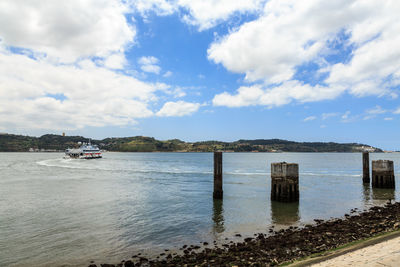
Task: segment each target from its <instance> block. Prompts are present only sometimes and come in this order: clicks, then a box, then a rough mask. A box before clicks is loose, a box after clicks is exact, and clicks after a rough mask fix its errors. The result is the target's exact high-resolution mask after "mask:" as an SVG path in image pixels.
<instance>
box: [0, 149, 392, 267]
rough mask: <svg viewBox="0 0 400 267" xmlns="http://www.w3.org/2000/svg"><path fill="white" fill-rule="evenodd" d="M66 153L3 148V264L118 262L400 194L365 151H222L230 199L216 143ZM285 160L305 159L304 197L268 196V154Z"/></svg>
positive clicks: (0, 207) (331, 214)
mask: <svg viewBox="0 0 400 267" xmlns="http://www.w3.org/2000/svg"><path fill="white" fill-rule="evenodd" d="M62 156H63V155H62V154H59V153H0V266H27V265H35V266H50V265H56V266H57V265H62V264H66V265H71V266H75V265H77V266H79V265H87V264H88V263H89V262H90V260H95V261H96V262H97V263H100V262H118V261H119V260H122V259H129V258H130V257H131V256H132V255H133V254H135V253H138V252H142V253H144V254H146V255H154V254H155V253H159V252H160V251H162V250H163V249H177V248H178V247H179V246H182V245H183V244H198V243H199V242H200V241H208V242H210V241H213V240H217V241H218V242H226V241H225V238H229V240H232V239H234V235H235V234H236V233H241V234H242V235H243V237H245V236H250V235H252V234H254V233H257V232H266V231H267V229H268V227H270V226H271V225H275V226H276V227H278V228H279V227H287V226H289V225H304V224H307V223H310V222H312V221H313V219H315V218H320V219H329V218H332V217H341V216H343V215H344V214H345V213H349V211H350V209H352V208H358V209H359V210H363V209H365V208H367V207H369V206H371V205H376V204H383V203H384V202H386V201H387V199H389V198H390V199H399V194H398V191H395V190H390V189H389V190H388V189H386V190H384V189H380V190H379V189H374V190H372V189H371V188H370V187H368V186H363V184H362V178H361V172H362V161H361V158H362V157H361V154H358V153H224V159H223V160H224V170H223V171H224V199H223V201H213V199H212V190H213V188H212V187H213V172H212V171H213V169H212V168H213V166H212V163H213V160H212V157H213V154H211V153H111V152H109V153H106V154H105V155H104V158H103V159H99V160H72V159H71V160H69V159H68V160H67V159H62ZM370 159H371V160H374V159H390V160H393V161H394V165H395V175H396V176H397V177H399V173H398V172H397V170H398V166H399V164H400V154H398V153H392V154H383V153H377V154H370ZM279 161H286V162H296V163H299V169H300V201H299V203H289V204H282V203H276V202H272V203H271V201H270V183H271V181H270V164H271V162H279ZM397 188H398V185H397Z"/></svg>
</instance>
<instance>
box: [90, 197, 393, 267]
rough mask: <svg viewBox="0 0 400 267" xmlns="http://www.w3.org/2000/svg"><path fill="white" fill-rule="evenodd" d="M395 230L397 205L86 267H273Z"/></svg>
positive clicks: (377, 207) (352, 212) (353, 211)
mask: <svg viewBox="0 0 400 267" xmlns="http://www.w3.org/2000/svg"><path fill="white" fill-rule="evenodd" d="M398 229H400V203H399V202H396V203H394V204H392V203H390V202H388V203H387V204H386V205H385V206H383V207H380V206H376V207H372V208H370V209H369V210H368V211H364V212H358V211H357V210H352V211H351V214H345V216H344V218H341V219H332V220H328V221H323V220H318V219H316V220H315V224H313V225H306V226H305V227H303V228H297V227H292V226H291V227H289V228H287V229H282V230H279V231H274V228H270V229H269V234H265V233H259V234H255V235H254V237H249V238H245V239H244V241H243V242H238V243H234V242H232V241H231V242H230V243H227V244H223V245H222V246H216V245H215V246H210V245H209V244H207V243H204V244H203V246H201V247H200V246H195V245H191V246H187V245H185V246H183V247H182V248H180V250H182V252H183V253H181V254H177V253H168V251H166V252H165V253H161V255H160V256H158V257H156V258H153V259H148V258H145V257H142V256H141V255H133V256H132V259H129V260H126V261H122V262H121V263H119V264H115V265H113V264H100V265H96V264H95V263H91V264H90V265H89V267H99V266H101V267H112V266H114V267H116V266H121V267H123V266H125V267H131V266H188V267H189V266H199V267H200V266H274V265H278V264H282V263H285V262H291V261H293V260H296V259H300V258H303V257H306V256H309V255H312V254H315V253H319V252H323V251H326V250H330V249H334V248H337V247H339V246H341V245H344V244H347V243H350V242H353V241H356V240H362V239H365V238H369V237H372V236H375V235H378V234H379V233H383V232H389V231H394V230H398Z"/></svg>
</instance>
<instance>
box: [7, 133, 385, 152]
mask: <svg viewBox="0 0 400 267" xmlns="http://www.w3.org/2000/svg"><path fill="white" fill-rule="evenodd" d="M88 141H89V139H88V138H85V137H82V136H61V135H54V134H46V135H43V136H41V137H31V136H23V135H13V134H0V151H1V152H25V151H29V150H36V151H37V150H39V151H64V150H65V149H66V148H68V147H76V146H77V143H78V142H88ZM92 143H93V144H96V145H98V146H99V147H100V148H101V149H105V150H108V151H122V152H156V151H160V152H173V151H175V152H213V151H229V152H360V151H363V150H369V151H371V152H382V150H381V149H379V148H375V147H370V146H368V145H365V144H357V143H347V144H339V143H332V142H330V143H322V142H293V141H287V140H280V139H257V140H238V141H235V142H221V141H204V142H194V143H190V142H184V141H181V140H179V139H172V140H166V141H160V140H156V139H154V138H152V137H145V136H135V137H122V138H106V139H103V140H95V139H92Z"/></svg>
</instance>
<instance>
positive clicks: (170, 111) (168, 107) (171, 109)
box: [156, 101, 200, 117]
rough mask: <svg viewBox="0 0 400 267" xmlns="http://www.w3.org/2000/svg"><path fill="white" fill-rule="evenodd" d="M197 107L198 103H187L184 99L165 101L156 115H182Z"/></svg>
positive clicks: (191, 111) (192, 111) (191, 112)
mask: <svg viewBox="0 0 400 267" xmlns="http://www.w3.org/2000/svg"><path fill="white" fill-rule="evenodd" d="M199 108H200V104H199V103H189V102H185V101H178V102H167V103H165V104H164V106H163V107H162V108H161V109H160V111H158V112H157V114H156V115H157V116H160V117H182V116H186V115H191V114H193V113H194V112H196V111H197V110H198V109H199Z"/></svg>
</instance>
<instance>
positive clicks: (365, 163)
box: [362, 151, 370, 183]
mask: <svg viewBox="0 0 400 267" xmlns="http://www.w3.org/2000/svg"><path fill="white" fill-rule="evenodd" d="M362 159H363V183H369V182H370V178H369V153H368V152H366V151H365V152H363V153H362Z"/></svg>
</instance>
